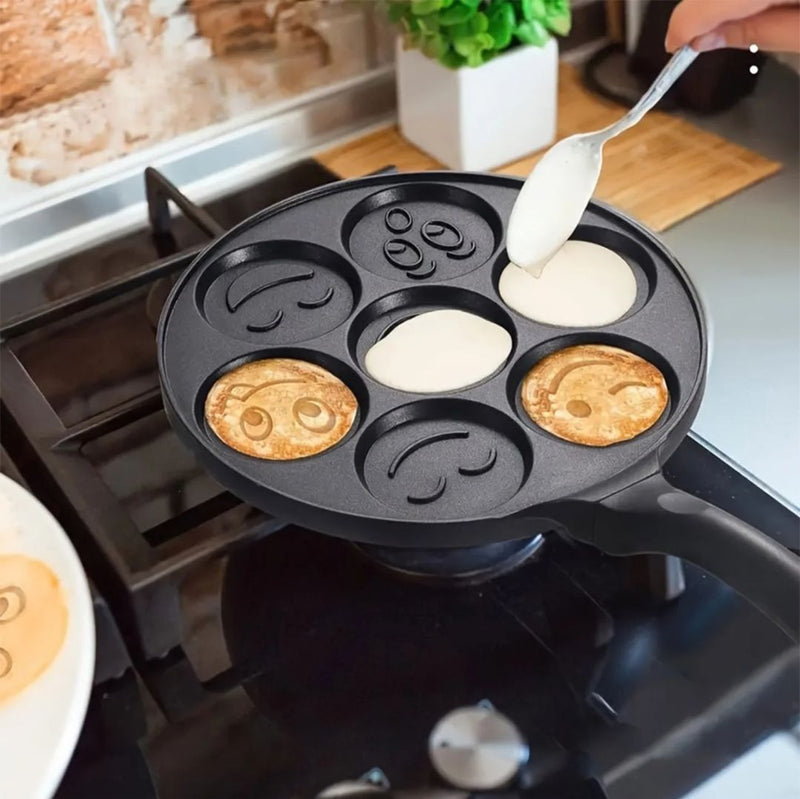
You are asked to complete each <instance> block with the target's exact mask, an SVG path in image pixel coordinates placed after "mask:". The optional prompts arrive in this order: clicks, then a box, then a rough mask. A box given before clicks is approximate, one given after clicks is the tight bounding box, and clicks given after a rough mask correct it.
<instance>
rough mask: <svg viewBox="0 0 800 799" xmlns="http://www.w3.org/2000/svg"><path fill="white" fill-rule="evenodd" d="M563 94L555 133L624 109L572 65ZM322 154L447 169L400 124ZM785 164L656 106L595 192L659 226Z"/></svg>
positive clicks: (364, 170)
mask: <svg viewBox="0 0 800 799" xmlns="http://www.w3.org/2000/svg"><path fill="white" fill-rule="evenodd" d="M558 94H559V96H558V138H562V137H564V136H569V135H571V134H573V133H581V132H585V131H589V130H596V129H598V128H602V127H605V126H606V125H609V124H611V123H612V122H614V121H615V120H616V119H618V118H619V117H620V115H621V114H622V113H623V112H624V109H623V108H621V106H618V105H616V104H615V103H612V102H609V101H607V100H603V99H601V98H599V97H597V96H595V95H593V94H591V93H590V92H588V91H587V90H586V89H585V88H584V87H583V85H582V84H581V82H580V79H579V77H578V75H577V72H576V71H575V69H574V68H573V67H571V66H568V65H562V67H561V71H560V75H559V93H558ZM541 155H542V153H541V151H540V152H539V153H536V154H534V155H531V156H529V157H527V158H523V159H522V160H520V161H515V162H514V163H512V164H508V165H507V166H504V167H500V168H499V169H497V170H495V171H496V172H498V173H500V174H507V175H518V176H521V177H524V176H527V175H528V173H529V172H530V171H531V169H532V168H533V165H534V164H535V163H536V162H537V161H538V160H539V158H540V157H541ZM317 160H318V161H319V162H320V163H322V164H323V165H325V166H326V167H328V168H329V169H331V170H332V171H333V172H335V173H337V174H338V175H340V176H342V177H346V178H349V177H358V176H359V175H366V174H368V173H369V172H372V171H374V170H376V169H380V168H381V167H384V166H387V165H393V166H396V167H397V168H398V169H399V170H400V171H401V172H411V171H414V170H426V169H441V168H442V167H441V165H440V164H439V163H438V162H437V161H436V160H435V159H433V158H431V157H430V156H428V155H426V154H425V153H423V152H422V151H420V150H418V149H417V148H416V147H414V146H413V145H412V144H409V143H408V142H407V141H406V140H405V139H404V138H403V137H402V136H401V135H400V133H399V131H398V129H397V127H395V126H392V127H387V128H384V129H382V130H379V131H377V132H374V133H370V134H368V135H366V136H362V137H360V138H357V139H354V140H353V141H350V142H348V143H346V144H343V145H340V146H338V147H334V148H333V149H330V150H327V151H325V152H322V153H320V154H318V155H317ZM780 169H781V165H780V164H779V163H778V162H776V161H771V160H769V159H768V158H764V157H763V156H761V155H759V154H758V153H754V152H753V151H752V150H748V149H746V148H744V147H740V146H739V145H737V144H733V143H732V142H729V141H728V140H727V139H723V138H722V137H720V136H717V135H716V134H713V133H708V132H706V131H704V130H701V129H700V128H698V127H696V126H695V125H692V124H691V123H689V122H686V121H685V120H682V119H678V118H677V117H673V116H670V115H669V114H664V113H662V112H660V111H652V112H650V113H649V114H648V115H647V116H646V117H645V118H644V119H643V120H642V121H641V122H640V123H639V124H638V125H636V126H635V127H633V128H631V129H630V130H628V131H626V132H625V133H623V134H622V135H620V136H618V137H617V138H616V139H612V140H611V141H610V142H609V143H608V144H607V145H606V146H605V149H604V158H603V172H602V175H601V177H600V183H599V185H598V189H597V193H596V196H597V197H598V198H599V199H601V200H604V201H606V202H608V203H610V204H611V205H614V206H616V207H617V208H620V209H621V210H623V211H625V212H626V213H628V214H630V215H631V216H633V217H635V218H637V219H639V220H640V221H641V222H643V223H644V224H645V225H647V226H648V227H649V228H651V229H652V230H656V231H662V230H666V229H667V228H669V227H671V226H672V225H674V224H675V223H677V222H680V221H681V220H682V219H686V218H687V217H689V216H691V215H692V214H695V213H697V212H698V211H702V210H703V209H704V208H707V207H708V206H709V205H712V204H713V203H716V202H718V201H719V200H722V199H724V198H725V197H730V195H732V194H735V193H736V192H737V191H740V190H741V189H744V188H746V187H747V186H750V185H752V184H753V183H756V182H757V181H759V180H762V179H763V178H765V177H768V176H769V175H772V174H774V173H775V172H778V171H779V170H780Z"/></svg>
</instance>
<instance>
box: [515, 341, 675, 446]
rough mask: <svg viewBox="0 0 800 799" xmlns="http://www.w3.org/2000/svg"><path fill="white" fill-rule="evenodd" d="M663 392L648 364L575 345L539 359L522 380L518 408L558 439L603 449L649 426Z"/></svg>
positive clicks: (661, 379)
mask: <svg viewBox="0 0 800 799" xmlns="http://www.w3.org/2000/svg"><path fill="white" fill-rule="evenodd" d="M668 399H669V393H668V392H667V384H666V382H665V380H664V376H663V375H662V374H661V372H660V371H659V370H658V369H656V367H655V366H653V364H651V363H649V362H648V361H646V360H644V358H640V357H639V356H638V355H634V354H633V353H631V352H626V351H625V350H620V349H617V348H616V347H608V346H606V345H604V344H581V345H578V346H576V347H568V348H567V349H564V350H559V351H558V352H554V353H553V354H552V355H548V356H547V357H546V358H544V359H543V360H541V361H540V362H539V363H537V364H536V366H534V367H533V369H531V370H530V372H528V374H527V375H526V376H525V379H524V380H523V381H522V405H523V407H524V408H525V412H526V413H527V414H528V416H530V418H531V419H533V421H534V422H536V424H538V425H539V427H542V428H544V429H545V430H547V431H548V432H549V433H552V434H553V435H555V436H558V437H559V438H563V439H566V440H567V441H572V442H574V443H575V444H585V445H587V446H590V447H606V446H608V445H609V444H616V443H618V442H620V441H627V440H628V439H631V438H635V437H636V436H638V435H639V434H640V433H643V432H644V431H645V430H647V429H649V428H650V427H652V426H653V425H654V424H655V423H656V422H657V421H658V419H659V418H660V417H661V414H662V413H663V412H664V408H666V407H667V401H668Z"/></svg>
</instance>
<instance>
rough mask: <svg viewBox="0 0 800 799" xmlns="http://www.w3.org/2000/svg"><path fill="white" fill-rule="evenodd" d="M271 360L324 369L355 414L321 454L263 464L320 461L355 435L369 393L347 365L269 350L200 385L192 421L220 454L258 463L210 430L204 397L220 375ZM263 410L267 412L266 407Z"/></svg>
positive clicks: (223, 368)
mask: <svg viewBox="0 0 800 799" xmlns="http://www.w3.org/2000/svg"><path fill="white" fill-rule="evenodd" d="M274 358H292V359H295V360H298V361H306V362H307V363H312V364H315V365H316V366H321V367H322V368H323V369H326V370H327V371H329V372H330V373H331V374H332V375H334V376H335V377H338V378H339V380H341V381H342V382H343V383H344V384H345V385H346V386H347V387H348V388H349V389H350V390H351V391H352V392H353V394H354V395H355V398H356V400H357V402H358V411H357V412H356V417H355V419H354V420H353V424H352V425H351V427H350V430H349V431H348V432H347V434H346V435H345V436H344V437H343V438H342V439H341V440H339V441H337V442H336V444H334V445H333V446H332V447H328V449H325V450H323V451H322V452H319V453H317V454H315V455H310V456H308V457H305V458H294V459H292V460H288V461H278V460H269V459H264V462H266V463H275V464H281V463H296V462H297V461H300V460H312V459H313V458H320V457H322V456H323V455H325V454H326V453H328V452H331V451H333V450H334V449H337V448H338V447H341V446H342V445H344V444H345V443H346V442H347V441H349V440H350V439H352V438H353V436H354V435H356V434H357V432H358V430H359V428H360V427H361V424H362V422H363V420H364V419H365V418H366V417H367V414H368V412H369V392H368V391H367V387H366V385H365V384H364V381H363V380H362V379H361V376H360V375H359V374H358V373H357V372H356V371H355V370H354V369H352V368H351V367H350V366H348V365H347V364H345V363H342V361H340V360H339V359H338V358H333V357H331V356H330V355H327V354H325V353H321V352H315V351H313V350H305V349H297V348H286V347H280V348H276V349H270V350H268V351H258V352H252V353H248V354H247V355H245V356H243V357H241V358H237V359H236V360H233V361H230V362H228V363H225V364H223V365H221V366H219V367H218V368H217V369H215V370H214V371H213V372H212V373H211V374H210V375H209V376H208V377H207V378H206V380H205V381H204V382H203V384H202V385H201V387H200V390H199V391H198V393H197V396H196V398H195V403H194V418H195V423H196V424H197V425H198V427H199V429H200V430H202V431H203V433H204V435H205V436H206V438H207V439H208V440H209V441H210V442H211V443H212V446H213V447H218V448H221V451H222V452H226V451H228V452H230V453H234V454H235V455H237V456H241V457H247V458H253V460H261V459H259V458H256V457H254V456H250V455H245V454H243V453H241V452H239V451H238V450H234V449H231V448H229V447H228V446H227V445H226V444H225V442H224V441H222V439H220V438H219V437H218V436H217V434H216V433H215V432H214V431H213V430H212V429H211V426H210V425H209V424H208V422H207V421H206V417H205V403H206V397H207V396H208V393H209V391H211V387H212V386H213V385H214V383H215V382H216V381H217V380H219V378H220V377H222V375H224V374H227V373H228V372H230V371H232V370H233V369H236V368H237V367H239V366H242V365H244V364H246V363H252V362H253V361H259V360H271V359H274ZM243 408H246V405H244V404H243ZM266 410H269V408H267V409H266Z"/></svg>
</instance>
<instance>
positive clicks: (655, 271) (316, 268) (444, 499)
mask: <svg viewBox="0 0 800 799" xmlns="http://www.w3.org/2000/svg"><path fill="white" fill-rule="evenodd" d="M521 185H522V182H521V181H520V180H517V179H514V178H509V177H500V176H492V175H480V174H459V173H449V172H447V173H436V172H430V173H419V174H414V173H408V174H400V175H397V174H391V175H378V176H374V177H369V178H363V179H358V180H351V181H342V182H340V183H338V184H332V185H329V186H324V187H322V188H319V189H315V190H313V191H310V192H307V193H305V194H302V195H300V196H298V197H295V198H293V199H290V200H287V201H285V202H282V203H279V204H277V205H275V206H272V207H271V208H268V209H266V210H265V211H263V212H261V213H259V214H257V215H255V216H254V217H252V218H250V219H248V220H246V221H245V222H243V223H242V224H240V225H238V226H237V227H236V228H234V229H233V230H231V231H230V232H229V233H227V234H225V235H224V236H222V237H221V238H219V239H218V240H216V241H215V242H213V243H212V244H211V245H210V246H209V247H208V248H207V249H206V250H205V251H204V252H203V253H201V254H200V255H199V256H198V257H197V259H196V260H195V261H194V262H193V264H192V265H191V266H190V267H189V268H188V269H187V271H186V272H185V273H184V274H183V275H182V276H181V278H180V280H179V281H178V282H177V283H176V285H175V287H174V289H173V291H172V293H171V295H170V297H169V299H168V301H167V303H166V305H165V307H164V310H163V312H162V316H161V320H160V324H159V331H158V355H159V367H160V374H161V381H162V391H163V394H164V400H165V407H166V410H167V413H168V416H169V418H170V420H171V422H172V424H173V426H174V427H175V429H176V431H177V433H178V434H179V436H180V437H181V439H182V440H183V441H184V442H185V443H186V444H187V445H188V446H189V447H190V448H191V449H192V450H193V451H194V452H195V454H196V455H197V457H198V459H199V461H200V462H201V463H202V464H203V465H204V466H205V468H207V469H208V471H209V472H210V473H211V474H212V475H213V476H214V477H215V478H216V479H217V480H218V481H219V482H220V483H222V484H223V485H224V486H225V487H226V488H228V489H229V490H230V491H231V492H232V493H234V494H236V495H237V496H239V497H240V498H241V499H243V500H244V501H246V502H248V503H250V504H252V505H254V506H257V507H259V508H262V509H263V510H265V511H267V512H268V513H271V514H273V515H275V516H278V517H280V518H284V519H286V520H288V521H291V522H293V523H295V524H298V525H302V526H305V527H308V528H310V529H313V530H317V531H319V532H322V533H326V534H330V535H335V536H339V537H342V538H346V539H349V540H353V541H357V542H362V543H367V544H376V545H381V546H390V547H391V546H393V547H414V548H425V549H439V548H451V547H472V546H479V545H482V544H489V543H496V542H501V541H508V540H513V539H518V538H523V537H528V538H529V537H532V536H534V535H536V534H538V533H544V532H549V531H552V530H558V531H559V532H561V533H562V534H566V535H570V536H572V537H573V538H578V539H579V540H583V541H586V542H589V543H592V544H595V545H596V546H598V547H600V548H601V549H604V550H605V551H608V552H611V553H613V554H633V553H638V552H663V553H666V554H673V555H678V556H682V557H685V558H687V559H688V560H691V561H693V562H695V563H697V564H698V565H700V566H702V567H703V568H705V569H707V570H708V571H710V572H712V573H715V574H716V575H718V576H719V577H721V578H722V579H723V580H725V581H726V582H728V583H729V584H731V585H732V586H733V587H734V588H736V589H737V590H739V591H740V592H742V593H743V594H745V595H746V596H747V597H748V598H749V599H750V600H751V601H753V602H754V604H756V605H757V606H759V607H760V608H762V610H764V611H765V612H766V613H767V614H768V615H770V616H771V617H772V618H774V619H775V620H776V621H777V622H778V623H779V624H781V626H782V627H783V628H784V629H786V630H787V631H789V632H790V633H791V634H793V635H795V637H797V636H800V603H799V602H798V601H797V600H798V596H799V595H800V560H799V559H798V558H796V557H795V556H794V555H793V554H792V553H790V552H789V551H788V550H786V549H785V548H783V547H781V546H780V545H779V544H777V543H775V542H774V541H773V540H772V539H769V538H767V537H766V536H764V535H763V534H761V533H759V532H758V531H756V530H754V529H753V528H751V527H749V526H747V525H745V524H744V523H743V522H741V521H740V520H738V519H735V518H733V517H731V516H729V515H728V514H725V513H724V512H722V511H721V510H719V509H718V508H715V507H713V506H710V505H708V504H707V503H705V502H703V501H701V500H699V499H696V498H694V497H691V496H689V495H687V494H684V493H682V492H680V491H678V490H677V489H674V488H673V487H672V486H670V485H668V484H667V483H666V481H665V480H664V478H663V477H662V476H661V472H660V467H661V464H662V463H663V462H664V461H665V460H666V459H667V458H668V457H669V455H670V454H671V453H672V452H673V451H674V450H675V448H676V447H677V446H678V444H679V443H680V441H681V439H682V438H683V436H684V435H685V434H686V433H687V432H688V430H689V427H690V425H691V423H692V421H693V420H694V418H695V415H696V413H697V410H698V407H699V403H700V400H701V396H702V392H703V387H704V383H705V374H706V361H707V333H706V324H705V320H704V318H703V313H702V308H701V304H700V301H699V298H698V296H697V293H696V291H695V289H694V287H693V286H692V284H691V282H690V280H689V279H688V277H687V275H686V273H685V272H684V271H683V269H682V268H681V267H680V265H679V264H678V263H677V262H676V261H675V259H674V258H673V257H672V256H671V255H670V254H669V252H668V251H667V250H666V249H665V248H664V246H663V245H662V244H661V243H660V242H659V241H658V240H657V239H656V238H655V237H654V236H653V235H652V234H650V233H649V232H647V231H646V230H644V229H643V228H642V227H641V226H639V225H637V224H636V223H634V222H632V221H631V220H629V219H627V218H625V217H624V216H623V215H621V214H620V213H619V212H617V211H615V210H612V209H611V208H608V207H606V206H604V205H601V204H599V203H591V204H590V205H589V207H588V209H587V210H586V212H585V214H584V216H583V219H582V222H581V225H580V226H579V227H578V229H577V230H576V232H575V234H574V236H573V237H574V238H579V239H584V240H587V241H592V242H596V243H598V244H602V245H604V246H606V247H609V248H610V249H612V250H614V251H616V252H617V253H619V254H620V255H622V256H623V257H624V258H625V260H626V261H627V262H628V264H629V265H630V266H631V268H632V270H633V273H634V276H635V278H636V283H637V294H636V299H635V302H634V304H633V307H632V308H631V310H630V311H629V312H628V313H627V314H626V315H625V316H624V317H623V318H621V319H620V320H618V321H617V322H614V323H613V324H610V325H607V326H605V327H602V328H594V329H592V328H585V329H584V328H559V327H554V326H550V325H543V324H538V323H535V322H531V321H529V320H527V319H525V318H523V317H521V316H520V315H518V314H516V313H515V312H514V311H512V310H510V309H509V308H508V307H507V306H505V305H504V303H503V302H502V300H501V298H500V296H499V294H498V291H497V285H498V280H499V276H500V272H501V271H502V269H503V268H504V267H505V265H506V264H507V258H506V254H505V250H504V238H505V227H506V224H507V222H508V218H509V215H510V212H511V208H512V206H513V204H514V201H515V199H516V196H517V193H518V191H519V188H520V186H521ZM437 308H457V309H461V310H465V311H471V312H472V313H476V314H478V315H480V316H483V317H484V318H486V319H488V320H490V321H492V322H495V323H496V324H499V325H501V326H502V327H504V328H505V329H506V330H507V331H508V332H509V333H510V335H511V338H512V341H513V348H512V352H511V355H510V357H509V359H508V361H507V362H506V364H505V365H504V366H503V367H502V368H501V369H499V370H498V371H497V372H496V373H495V374H493V375H491V376H490V377H488V378H487V379H486V380H484V381H482V382H481V383H479V384H477V385H474V386H470V387H468V388H465V389H463V390H459V391H455V392H451V393H448V394H444V395H440V396H430V395H420V394H409V393H404V392H401V391H397V390H394V389H391V388H388V387H386V386H384V385H381V384H379V383H377V382H376V381H375V380H373V379H372V378H371V377H370V376H369V375H368V374H367V373H366V371H365V370H364V355H365V353H366V351H367V350H368V349H369V347H370V346H372V344H374V343H375V342H376V341H377V340H378V339H379V338H380V337H381V336H382V335H385V334H386V332H387V331H388V330H389V329H391V328H392V326H394V325H396V324H398V323H399V322H401V321H403V320H404V319H407V318H410V317H412V316H414V315H415V314H418V313H420V312H422V311H425V310H431V309H437ZM580 343H604V344H611V345H614V346H617V347H621V348H622V349H626V350H629V351H630V352H633V353H636V354H637V355H640V356H642V357H644V358H645V359H647V360H648V361H650V362H651V363H653V364H654V365H655V366H657V367H658V368H659V369H660V370H661V372H662V373H663V375H664V377H665V379H666V382H667V386H668V389H669V394H670V401H669V404H668V407H667V409H666V410H665V412H664V414H663V415H662V417H661V419H660V420H659V422H657V423H656V424H655V425H654V426H653V427H652V428H650V429H649V430H648V431H646V432H645V433H643V434H641V435H640V436H638V437H637V438H634V439H632V440H630V441H626V442H622V443H619V444H615V445H613V446H610V447H604V448H593V447H586V446H581V445H577V444H572V443H570V442H567V441H563V440H561V439H558V438H555V437H553V436H551V435H549V434H547V433H546V432H544V431H543V430H542V429H541V428H539V427H537V426H536V425H535V424H534V423H533V422H532V421H531V420H530V419H529V418H528V417H527V415H526V414H525V412H524V411H523V409H522V407H521V403H520V399H519V393H520V391H519V389H520V384H521V381H522V379H523V377H524V376H525V374H526V373H527V371H528V370H529V369H530V368H531V367H532V366H533V365H534V364H535V363H536V362H537V361H539V360H540V359H541V358H543V357H544V356H546V355H548V354H549V353H551V352H554V351H556V350H558V349H561V348H563V347H566V346H571V345H575V344H580ZM271 357H289V358H298V359H301V360H306V361H310V362H312V363H316V364H318V365H320V366H323V367H324V368H326V369H328V370H329V371H330V372H332V373H333V374H335V375H336V376H337V377H339V378H340V379H341V380H343V381H344V382H345V383H346V384H347V385H348V386H349V387H350V389H351V390H352V391H353V393H354V394H355V395H356V397H357V399H358V403H359V412H358V416H357V418H356V421H355V423H354V424H353V427H352V429H351V431H350V433H349V434H348V435H347V436H346V437H345V438H344V439H343V440H342V441H341V442H340V443H339V444H338V445H336V446H335V447H333V448H331V449H329V450H327V451H325V452H323V453H321V454H319V455H315V456H313V457H310V458H305V459H302V460H294V461H281V462H278V461H267V460H260V459H257V458H253V457H249V456H246V455H243V454H241V453H239V452H236V451H234V450H233V449H230V448H229V447H227V446H226V445H225V444H224V443H223V442H222V441H220V440H219V439H218V438H217V437H216V436H215V435H214V433H213V432H212V431H211V430H210V428H209V427H208V425H207V424H206V421H205V419H204V402H205V398H206V395H207V393H208V391H209V389H210V388H211V386H212V384H213V383H214V381H215V380H216V379H217V378H218V377H219V376H220V375H221V374H223V373H225V372H227V371H228V370H230V369H232V368H234V367H236V366H238V365H240V364H242V363H245V362H247V361H251V360H256V359H262V358H271ZM424 357H425V353H424V352H422V353H420V358H424Z"/></svg>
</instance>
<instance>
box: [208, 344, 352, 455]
mask: <svg viewBox="0 0 800 799" xmlns="http://www.w3.org/2000/svg"><path fill="white" fill-rule="evenodd" d="M357 411H358V401H357V400H356V398H355V396H354V394H353V392H352V391H350V389H349V388H348V387H347V386H346V385H345V384H344V383H343V382H342V381H341V380H339V378H338V377H335V376H334V375H332V374H331V373H330V372H328V371H327V370H326V369H323V368H322V367H320V366H316V365H315V364H312V363H307V362H306V361H299V360H295V359H292V358H270V359H267V360H262V361H252V362H251V363H247V364H244V365H243V366H240V367H238V368H237V369H233V370H231V371H230V372H227V373H226V374H224V375H223V376H222V377H220V378H219V380H217V382H216V383H214V385H213V386H212V387H211V390H210V391H209V392H208V396H207V397H206V403H205V417H206V421H207V422H208V425H209V427H210V428H211V429H212V430H213V431H214V433H216V435H217V436H218V437H219V438H220V439H221V440H222V441H224V442H225V443H226V444H227V445H228V446H229V447H232V448H233V449H235V450H238V451H239V452H243V453H244V454H245V455H252V456H253V457H255V458H263V459H266V460H279V461H285V460H294V459H296V458H305V457H308V456H309V455H316V454H318V453H320V452H324V451H325V450H326V449H329V448H330V447H332V446H333V445H334V444H336V443H337V442H339V441H340V440H341V439H342V438H344V436H346V435H347V433H348V431H349V430H350V428H351V427H352V426H353V422H354V421H355V418H356V413H357Z"/></svg>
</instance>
